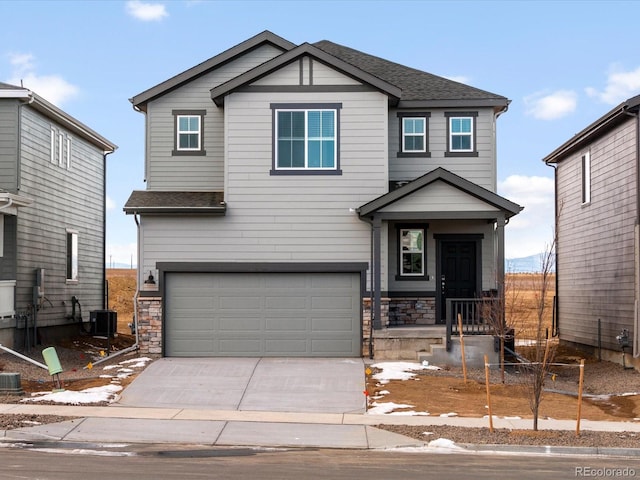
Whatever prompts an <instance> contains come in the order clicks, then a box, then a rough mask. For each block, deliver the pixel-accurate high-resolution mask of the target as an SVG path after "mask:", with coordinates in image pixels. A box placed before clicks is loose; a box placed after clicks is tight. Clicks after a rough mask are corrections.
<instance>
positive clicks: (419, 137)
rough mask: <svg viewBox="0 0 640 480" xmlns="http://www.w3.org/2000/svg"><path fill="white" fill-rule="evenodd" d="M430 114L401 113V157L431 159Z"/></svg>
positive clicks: (399, 114) (399, 115) (399, 154)
mask: <svg viewBox="0 0 640 480" xmlns="http://www.w3.org/2000/svg"><path fill="white" fill-rule="evenodd" d="M430 115H431V114H430V113H429V112H400V113H398V117H399V119H400V122H399V123H400V151H399V152H398V156H399V157H412V156H415V157H430V156H431V154H430V153H429V116H430Z"/></svg>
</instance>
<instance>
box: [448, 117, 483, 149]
mask: <svg viewBox="0 0 640 480" xmlns="http://www.w3.org/2000/svg"><path fill="white" fill-rule="evenodd" d="M445 116H446V117H447V137H448V139H447V151H446V152H445V156H449V157H451V156H463V157H464V156H474V157H475V156H478V152H477V149H476V117H477V116H478V114H477V112H447V113H445Z"/></svg>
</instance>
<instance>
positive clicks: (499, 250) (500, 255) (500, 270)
mask: <svg viewBox="0 0 640 480" xmlns="http://www.w3.org/2000/svg"><path fill="white" fill-rule="evenodd" d="M505 225H506V222H505V219H504V215H502V216H500V217H498V218H497V219H496V237H497V238H496V262H497V265H496V280H497V282H498V298H501V299H503V300H504V226H505Z"/></svg>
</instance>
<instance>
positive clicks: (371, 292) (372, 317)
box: [358, 216, 376, 360]
mask: <svg viewBox="0 0 640 480" xmlns="http://www.w3.org/2000/svg"><path fill="white" fill-rule="evenodd" d="M358 218H359V219H360V220H362V221H363V222H366V223H368V224H369V225H370V226H371V236H370V240H369V241H370V246H371V248H370V256H371V258H370V263H369V358H370V359H371V360H373V356H374V355H373V353H374V352H373V330H374V328H373V324H374V322H375V319H376V312H375V309H374V307H373V304H374V280H373V279H374V278H375V277H374V265H375V260H374V255H375V252H374V246H373V244H374V238H375V234H374V227H373V220H371V219H369V218H367V217H360V216H358Z"/></svg>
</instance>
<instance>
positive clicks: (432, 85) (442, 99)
mask: <svg viewBox="0 0 640 480" xmlns="http://www.w3.org/2000/svg"><path fill="white" fill-rule="evenodd" d="M314 45H315V46H316V47H318V48H319V49H321V50H323V51H325V52H327V53H329V54H330V55H333V56H334V57H337V58H340V59H341V60H343V61H345V62H348V63H350V64H351V65H353V66H355V67H357V68H359V69H361V70H364V71H366V72H368V73H370V74H371V75H375V76H376V77H378V78H380V79H381V80H384V81H385V82H388V83H390V84H392V85H395V86H397V87H398V88H400V89H401V90H402V97H401V102H400V105H399V107H439V106H443V107H452V106H456V102H459V103H460V106H494V107H500V108H499V109H502V108H505V107H507V106H508V105H509V100H508V99H507V98H506V97H503V96H502V95H496V94H495V93H490V92H487V91H484V90H480V89H478V88H475V87H470V86H469V85H465V84H463V83H459V82H455V81H453V80H449V79H447V78H444V77H439V76H437V75H433V74H431V73H427V72H423V71H421V70H417V69H415V68H411V67H407V66H405V65H400V64H399V63H395V62H391V61H389V60H385V59H383V58H380V57H375V56H373V55H369V54H367V53H363V52H360V51H358V50H355V49H353V48H349V47H345V46H343V45H339V44H337V43H333V42H330V41H328V40H322V41H319V42H316V43H314Z"/></svg>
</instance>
